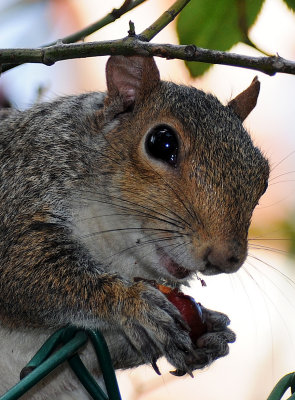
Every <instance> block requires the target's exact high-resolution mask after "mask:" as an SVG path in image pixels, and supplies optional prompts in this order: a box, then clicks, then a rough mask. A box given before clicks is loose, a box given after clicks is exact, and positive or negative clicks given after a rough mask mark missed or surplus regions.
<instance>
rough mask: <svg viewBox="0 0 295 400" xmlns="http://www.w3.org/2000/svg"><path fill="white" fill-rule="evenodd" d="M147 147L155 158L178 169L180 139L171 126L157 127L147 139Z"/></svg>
mask: <svg viewBox="0 0 295 400" xmlns="http://www.w3.org/2000/svg"><path fill="white" fill-rule="evenodd" d="M145 147H146V151H147V152H148V154H149V155H150V156H152V157H153V158H155V159H157V160H161V161H163V162H165V163H167V164H169V165H171V166H173V167H176V164H177V156H178V139H177V134H176V132H175V131H174V130H173V129H172V128H171V127H170V126H167V125H157V126H155V127H154V128H153V129H152V130H151V131H150V133H149V134H148V136H147V138H146V142H145Z"/></svg>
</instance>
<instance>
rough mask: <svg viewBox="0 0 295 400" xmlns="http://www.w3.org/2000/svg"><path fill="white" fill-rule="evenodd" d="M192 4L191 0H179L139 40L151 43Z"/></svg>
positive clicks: (142, 33)
mask: <svg viewBox="0 0 295 400" xmlns="http://www.w3.org/2000/svg"><path fill="white" fill-rule="evenodd" d="M189 2H190V0H178V1H176V2H175V3H174V4H173V5H172V6H171V7H170V8H169V9H168V10H166V11H165V12H164V13H163V14H162V15H161V16H160V17H159V18H158V19H157V20H156V21H155V22H154V23H153V24H152V25H150V26H149V27H148V28H146V29H145V30H144V31H143V32H141V34H140V35H139V38H140V39H141V40H143V41H146V42H149V41H150V40H152V38H153V37H155V36H156V35H157V34H158V33H159V32H160V31H161V30H162V29H164V28H165V26H167V25H168V24H170V22H172V21H173V20H174V19H175V17H176V16H177V15H178V14H179V13H180V11H181V10H182V9H183V8H184V7H185V6H186V5H187V4H188V3H189Z"/></svg>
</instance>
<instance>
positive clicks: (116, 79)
mask: <svg viewBox="0 0 295 400" xmlns="http://www.w3.org/2000/svg"><path fill="white" fill-rule="evenodd" d="M106 80H107V88H108V97H109V101H111V100H112V99H115V98H116V97H118V96H119V97H120V99H121V100H122V102H123V108H124V109H126V108H129V107H130V106H133V105H134V103H135V102H136V101H138V100H140V99H141V98H142V97H143V96H144V95H145V94H146V93H149V92H150V91H151V90H152V89H153V88H154V87H155V86H156V85H157V84H158V83H159V81H160V74H159V70H158V68H157V66H156V63H155V61H154V59H153V58H152V57H141V56H129V57H126V56H111V57H110V58H109V59H108V62H107V66H106Z"/></svg>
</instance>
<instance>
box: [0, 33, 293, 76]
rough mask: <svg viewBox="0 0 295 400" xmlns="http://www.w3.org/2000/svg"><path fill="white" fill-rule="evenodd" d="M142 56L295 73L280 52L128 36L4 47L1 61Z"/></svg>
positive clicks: (266, 71)
mask: <svg viewBox="0 0 295 400" xmlns="http://www.w3.org/2000/svg"><path fill="white" fill-rule="evenodd" d="M118 54H121V55H135V54H137V55H142V56H157V57H162V58H166V59H173V58H177V59H181V60H186V61H198V62H205V63H210V64H222V65H231V66H235V67H242V68H248V69H252V70H256V71H260V72H264V73H265V74H268V75H275V74H276V73H277V72H279V73H285V74H293V75H295V62H294V61H290V60H286V59H284V58H282V57H280V56H279V55H276V56H272V57H249V56H244V55H240V54H234V53H228V52H223V51H217V50H208V49H203V48H200V47H196V46H194V45H187V46H184V45H172V44H156V43H148V42H145V41H142V40H139V39H138V38H137V37H136V36H135V37H127V38H124V39H119V40H109V41H102V42H90V43H75V44H63V43H62V44H56V45H54V46H50V47H47V48H43V49H2V50H0V63H14V62H20V63H25V62H31V63H42V64H45V65H52V64H54V63H55V62H57V61H62V60H67V59H73V58H85V57H97V56H105V55H118Z"/></svg>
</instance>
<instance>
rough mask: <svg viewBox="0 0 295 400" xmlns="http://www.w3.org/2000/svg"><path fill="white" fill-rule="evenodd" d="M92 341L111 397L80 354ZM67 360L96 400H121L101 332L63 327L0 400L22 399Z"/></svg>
mask: <svg viewBox="0 0 295 400" xmlns="http://www.w3.org/2000/svg"><path fill="white" fill-rule="evenodd" d="M89 339H90V340H91V341H92V343H93V346H94V349H95V352H96V355H97V359H98V362H99V364H100V369H101V371H102V375H103V378H104V381H105V386H106V390H107V395H106V394H105V393H104V391H103V390H102V389H101V388H100V386H99V385H98V383H97V382H96V380H95V379H94V377H93V376H92V375H91V374H90V372H89V371H88V369H87V368H86V367H85V365H84V364H83V362H82V360H81V359H80V357H79V355H78V354H77V352H78V350H80V349H81V348H82V347H83V346H84V345H85V344H86V342H87V341H88V340H89ZM60 346H62V347H60ZM58 347H60V348H58ZM57 348H58V349H57ZM65 361H68V363H69V365H70V367H71V368H72V370H73V371H74V373H75V374H76V376H77V378H78V379H79V381H80V382H81V383H82V385H83V386H84V387H85V389H86V390H87V391H88V393H89V394H90V395H91V396H92V398H93V399H94V400H121V396H120V392H119V387H118V383H117V379H116V375H115V371H114V368H113V366H112V361H111V357H110V354H109V350H108V347H107V344H106V341H105V339H104V337H103V335H102V334H101V333H100V332H98V331H94V330H79V329H77V328H74V327H66V328H62V329H60V330H59V331H57V332H55V333H54V334H53V335H52V336H51V337H50V338H49V339H48V340H47V341H46V342H45V343H44V344H43V346H42V347H41V348H40V349H39V351H38V352H37V353H36V354H35V356H34V357H33V358H32V359H31V360H30V362H29V363H28V364H27V365H26V367H25V368H24V369H23V372H24V374H27V375H25V376H24V377H23V379H21V381H20V382H18V383H17V384H16V385H15V386H13V387H12V388H11V389H10V390H8V392H6V393H5V394H4V395H2V396H1V397H0V400H16V399H18V398H19V397H21V396H22V395H23V394H25V393H26V392H27V391H28V390H30V389H31V388H32V387H33V386H34V385H36V384H37V383H38V382H40V380H41V379H43V378H44V377H45V376H46V375H48V374H49V373H50V372H51V371H53V370H54V369H55V368H56V367H57V366H59V365H60V364H62V363H63V362H65Z"/></svg>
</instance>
